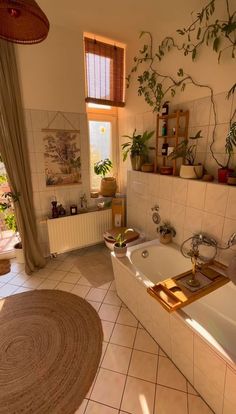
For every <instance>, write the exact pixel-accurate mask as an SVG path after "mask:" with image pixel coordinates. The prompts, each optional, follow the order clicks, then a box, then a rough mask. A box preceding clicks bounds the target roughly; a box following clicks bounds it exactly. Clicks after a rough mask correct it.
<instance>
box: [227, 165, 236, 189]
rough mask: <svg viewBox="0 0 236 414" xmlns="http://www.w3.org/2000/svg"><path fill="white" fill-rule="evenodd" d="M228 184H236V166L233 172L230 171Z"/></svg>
mask: <svg viewBox="0 0 236 414" xmlns="http://www.w3.org/2000/svg"><path fill="white" fill-rule="evenodd" d="M227 184H228V185H236V168H235V170H234V171H233V172H230V173H229V175H228V179H227Z"/></svg>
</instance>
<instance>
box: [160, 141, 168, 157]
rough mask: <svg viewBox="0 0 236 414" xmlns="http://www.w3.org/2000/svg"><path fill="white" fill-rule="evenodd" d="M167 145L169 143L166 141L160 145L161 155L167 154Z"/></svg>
mask: <svg viewBox="0 0 236 414" xmlns="http://www.w3.org/2000/svg"><path fill="white" fill-rule="evenodd" d="M168 147H169V144H167V143H166V142H164V144H163V145H162V149H161V155H165V156H166V155H168Z"/></svg>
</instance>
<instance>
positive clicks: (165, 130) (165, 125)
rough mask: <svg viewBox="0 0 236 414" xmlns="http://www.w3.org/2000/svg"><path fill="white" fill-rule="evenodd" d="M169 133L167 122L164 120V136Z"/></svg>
mask: <svg viewBox="0 0 236 414" xmlns="http://www.w3.org/2000/svg"><path fill="white" fill-rule="evenodd" d="M166 135H167V122H166V121H164V122H163V125H162V136H163V137H164V136H166Z"/></svg>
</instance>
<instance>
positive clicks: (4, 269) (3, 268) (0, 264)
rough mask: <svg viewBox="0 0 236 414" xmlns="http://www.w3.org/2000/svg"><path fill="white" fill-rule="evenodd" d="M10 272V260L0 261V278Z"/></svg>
mask: <svg viewBox="0 0 236 414" xmlns="http://www.w3.org/2000/svg"><path fill="white" fill-rule="evenodd" d="M10 271H11V263H10V260H8V259H4V260H0V276H2V275H5V274H6V273H9V272H10Z"/></svg>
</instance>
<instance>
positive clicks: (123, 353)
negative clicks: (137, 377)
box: [101, 344, 132, 374]
mask: <svg viewBox="0 0 236 414" xmlns="http://www.w3.org/2000/svg"><path fill="white" fill-rule="evenodd" d="M131 353H132V349H130V348H126V347H124V346H119V345H115V344H108V346H107V350H106V353H105V356H104V358H103V361H102V365H101V366H102V368H107V369H111V370H112V371H116V372H120V373H121V374H127V372H128V367H129V362H130V358H131Z"/></svg>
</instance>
